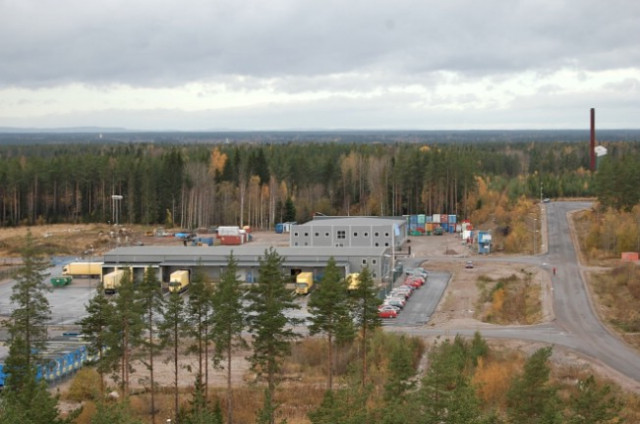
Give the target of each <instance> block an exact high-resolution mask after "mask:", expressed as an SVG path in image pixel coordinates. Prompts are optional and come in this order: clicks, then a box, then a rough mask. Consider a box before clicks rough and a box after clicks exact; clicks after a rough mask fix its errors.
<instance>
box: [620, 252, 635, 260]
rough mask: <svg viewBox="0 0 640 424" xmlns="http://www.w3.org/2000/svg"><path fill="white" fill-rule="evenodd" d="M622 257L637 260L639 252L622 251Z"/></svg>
mask: <svg viewBox="0 0 640 424" xmlns="http://www.w3.org/2000/svg"><path fill="white" fill-rule="evenodd" d="M621 259H622V260H623V261H625V262H637V261H638V252H622V257H621Z"/></svg>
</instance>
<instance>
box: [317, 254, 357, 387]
mask: <svg viewBox="0 0 640 424" xmlns="http://www.w3.org/2000/svg"><path fill="white" fill-rule="evenodd" d="M349 306H350V305H349V296H348V294H347V283H346V281H345V279H344V278H343V277H342V276H341V275H340V270H339V269H338V267H337V266H336V261H335V259H334V258H333V256H332V257H330V258H329V261H328V262H327V266H326V267H325V269H324V274H323V276H322V279H321V281H320V283H319V284H318V286H317V288H316V289H315V290H314V291H313V292H312V293H311V298H310V299H309V304H308V307H309V313H310V314H311V317H310V321H311V325H310V326H309V332H310V333H311V334H312V335H313V334H318V333H323V334H325V335H326V336H327V345H328V346H327V369H328V388H329V390H332V388H333V368H334V364H333V362H334V360H333V353H334V341H335V339H336V338H337V339H339V340H349V339H353V335H354V328H353V321H352V319H351V313H350V308H349Z"/></svg>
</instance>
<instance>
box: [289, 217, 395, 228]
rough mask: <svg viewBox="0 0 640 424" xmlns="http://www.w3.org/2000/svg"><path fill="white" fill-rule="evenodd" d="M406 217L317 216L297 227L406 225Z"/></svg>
mask: <svg viewBox="0 0 640 424" xmlns="http://www.w3.org/2000/svg"><path fill="white" fill-rule="evenodd" d="M406 223H407V221H406V219H404V218H402V217H379V216H315V217H313V220H311V221H308V222H305V223H304V224H297V225H296V226H297V227H313V226H315V225H333V226H338V225H346V226H349V225H358V226H377V225H389V226H391V225H394V224H396V225H404V224H406Z"/></svg>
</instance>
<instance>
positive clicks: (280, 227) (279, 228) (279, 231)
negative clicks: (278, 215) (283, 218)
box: [276, 222, 284, 234]
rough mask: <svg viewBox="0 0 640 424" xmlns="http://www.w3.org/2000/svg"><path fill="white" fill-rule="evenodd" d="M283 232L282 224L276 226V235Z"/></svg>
mask: <svg viewBox="0 0 640 424" xmlns="http://www.w3.org/2000/svg"><path fill="white" fill-rule="evenodd" d="M283 232H284V225H283V224H282V222H279V223H277V224H276V234H282V233H283Z"/></svg>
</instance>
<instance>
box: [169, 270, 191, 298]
mask: <svg viewBox="0 0 640 424" xmlns="http://www.w3.org/2000/svg"><path fill="white" fill-rule="evenodd" d="M188 287H189V271H188V270H186V269H179V270H178V271H174V272H172V273H171V275H170V276H169V291H170V292H176V291H177V292H178V293H182V292H183V291H185V290H186V289H187V288H188Z"/></svg>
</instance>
